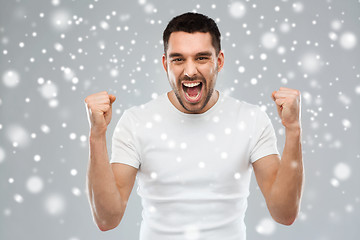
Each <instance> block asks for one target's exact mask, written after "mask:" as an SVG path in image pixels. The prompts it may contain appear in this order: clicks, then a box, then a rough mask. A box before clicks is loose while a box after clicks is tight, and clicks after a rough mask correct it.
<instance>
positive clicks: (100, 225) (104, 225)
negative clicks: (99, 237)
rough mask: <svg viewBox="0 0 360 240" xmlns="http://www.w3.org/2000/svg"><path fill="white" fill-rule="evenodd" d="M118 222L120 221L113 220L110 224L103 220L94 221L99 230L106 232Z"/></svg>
mask: <svg viewBox="0 0 360 240" xmlns="http://www.w3.org/2000/svg"><path fill="white" fill-rule="evenodd" d="M119 224H120V221H116V222H114V223H112V224H110V223H105V222H103V223H99V222H97V223H96V225H97V227H98V228H99V230H100V231H102V232H106V231H109V230H112V229H114V228H116V227H117V226H118V225H119Z"/></svg>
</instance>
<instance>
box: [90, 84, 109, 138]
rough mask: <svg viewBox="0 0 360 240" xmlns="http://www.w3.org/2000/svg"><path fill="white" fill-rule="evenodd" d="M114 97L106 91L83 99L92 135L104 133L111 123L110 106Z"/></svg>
mask: <svg viewBox="0 0 360 240" xmlns="http://www.w3.org/2000/svg"><path fill="white" fill-rule="evenodd" d="M115 99H116V97H115V96H114V95H111V94H108V93H107V92H106V91H103V92H98V93H94V94H91V95H89V96H87V97H86V98H85V104H86V111H87V114H88V120H89V124H90V129H91V131H92V132H93V133H98V134H102V133H105V132H106V129H107V126H108V125H109V123H110V121H111V115H112V107H111V106H112V104H113V102H114V101H115Z"/></svg>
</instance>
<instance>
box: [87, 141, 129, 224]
mask: <svg viewBox="0 0 360 240" xmlns="http://www.w3.org/2000/svg"><path fill="white" fill-rule="evenodd" d="M87 187H88V193H89V196H88V197H89V201H90V206H91V210H92V214H93V217H94V220H95V222H96V224H97V225H98V226H99V228H100V229H101V230H102V231H105V230H109V229H112V228H115V227H116V226H117V225H118V224H119V223H120V221H121V218H122V216H123V214H124V211H125V203H124V201H123V200H122V198H121V195H120V193H119V191H118V189H117V188H116V183H115V177H114V174H113V172H112V169H111V167H110V163H109V158H108V153H107V149H106V136H105V135H103V136H97V137H94V136H91V135H90V159H89V164H88V172H87Z"/></svg>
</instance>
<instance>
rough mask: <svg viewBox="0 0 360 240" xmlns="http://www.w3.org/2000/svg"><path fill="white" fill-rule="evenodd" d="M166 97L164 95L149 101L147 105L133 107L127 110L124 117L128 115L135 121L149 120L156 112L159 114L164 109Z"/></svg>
mask: <svg viewBox="0 0 360 240" xmlns="http://www.w3.org/2000/svg"><path fill="white" fill-rule="evenodd" d="M165 97H166V95H165V94H162V95H160V96H158V97H157V98H155V99H152V100H150V101H148V102H147V103H144V104H141V105H137V106H132V107H130V108H128V109H126V110H125V111H124V113H123V115H126V117H128V118H132V119H133V120H138V121H141V120H144V119H148V117H149V115H152V114H153V113H155V112H159V111H160V110H162V109H164V107H165V105H166V99H165Z"/></svg>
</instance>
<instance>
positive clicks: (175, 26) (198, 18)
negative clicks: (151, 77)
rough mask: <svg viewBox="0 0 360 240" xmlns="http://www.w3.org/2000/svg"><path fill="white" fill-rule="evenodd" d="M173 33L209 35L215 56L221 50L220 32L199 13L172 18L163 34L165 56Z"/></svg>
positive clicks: (212, 22)
mask: <svg viewBox="0 0 360 240" xmlns="http://www.w3.org/2000/svg"><path fill="white" fill-rule="evenodd" d="M173 32H187V33H194V32H202V33H210V35H211V43H212V45H213V47H214V48H215V52H216V55H218V54H219V52H220V50H221V45H220V37H221V35H220V31H219V29H218V27H217V25H216V23H215V21H214V20H213V19H211V18H209V17H208V16H205V15H203V14H200V13H193V12H188V13H184V14H181V15H179V16H176V17H174V18H173V19H172V20H171V21H170V22H169V23H168V25H167V27H166V28H165V30H164V33H163V41H164V53H165V54H166V52H167V49H168V44H169V38H170V34H171V33H173Z"/></svg>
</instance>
